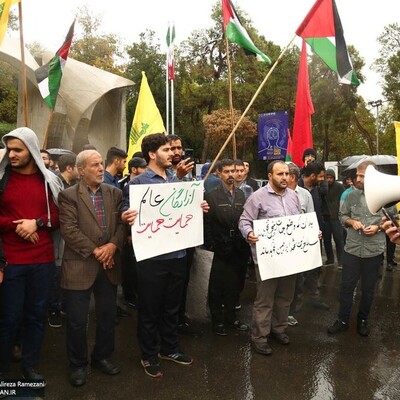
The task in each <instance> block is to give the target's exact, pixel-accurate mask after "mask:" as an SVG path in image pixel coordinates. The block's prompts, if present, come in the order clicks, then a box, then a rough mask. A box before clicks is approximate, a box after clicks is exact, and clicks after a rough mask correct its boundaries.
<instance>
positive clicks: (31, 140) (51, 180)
mask: <svg viewBox="0 0 400 400" xmlns="http://www.w3.org/2000/svg"><path fill="white" fill-rule="evenodd" d="M8 138H15V139H19V140H21V142H23V143H24V144H25V146H26V147H27V148H28V150H29V152H30V153H31V156H32V157H33V159H34V160H35V163H36V165H37V166H38V168H39V170H40V172H41V173H42V174H43V176H44V179H45V181H46V182H47V183H48V184H49V186H50V189H51V192H52V194H53V197H54V200H55V202H56V204H57V198H58V193H59V192H60V190H61V189H62V182H61V180H60V178H59V177H58V176H56V175H55V174H54V173H53V172H51V171H49V170H48V169H47V168H46V166H45V165H44V162H43V160H42V155H41V154H40V145H39V139H38V137H37V136H36V133H35V132H33V130H32V129H30V128H27V127H22V128H17V129H14V130H13V131H11V132H9V133H7V134H5V135H4V136H3V138H2V141H3V143H4V144H5V145H6V143H7V139H8ZM9 163H10V159H9V157H8V153H7V152H5V154H4V155H3V158H2V159H1V161H0V179H1V178H2V177H3V175H4V171H5V168H6V166H7V165H8V164H9ZM46 191H47V186H46Z"/></svg>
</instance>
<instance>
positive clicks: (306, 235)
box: [253, 212, 322, 280]
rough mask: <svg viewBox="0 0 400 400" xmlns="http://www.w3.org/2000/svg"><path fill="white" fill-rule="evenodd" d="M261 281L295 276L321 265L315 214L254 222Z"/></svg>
mask: <svg viewBox="0 0 400 400" xmlns="http://www.w3.org/2000/svg"><path fill="white" fill-rule="evenodd" d="M253 224H254V225H253V226H254V233H255V234H256V235H258V237H259V241H258V242H257V243H256V251H257V261H258V268H259V270H260V276H261V280H266V279H271V278H278V277H280V276H286V275H292V274H297V273H298V272H303V271H308V270H310V269H314V268H317V267H319V266H321V265H322V258H321V247H320V243H319V239H318V235H319V226H318V220H317V215H316V214H315V212H312V213H307V214H299V215H290V216H286V217H277V218H268V219H260V220H256V221H253Z"/></svg>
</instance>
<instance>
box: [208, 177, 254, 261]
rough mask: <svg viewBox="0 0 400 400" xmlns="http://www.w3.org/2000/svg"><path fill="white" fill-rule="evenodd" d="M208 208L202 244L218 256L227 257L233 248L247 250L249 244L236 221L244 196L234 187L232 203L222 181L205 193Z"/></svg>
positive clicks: (237, 220) (239, 214)
mask: <svg viewBox="0 0 400 400" xmlns="http://www.w3.org/2000/svg"><path fill="white" fill-rule="evenodd" d="M205 200H207V202H208V205H209V206H210V210H209V212H208V213H206V214H204V244H205V246H206V247H207V248H208V249H210V250H212V251H214V253H216V254H218V255H219V256H220V257H223V258H227V257H229V256H230V255H231V254H232V252H233V251H234V250H236V251H237V250H238V251H243V252H248V251H249V245H248V244H247V242H246V241H245V239H244V238H243V236H242V235H241V233H240V231H239V228H238V222H239V218H240V216H241V214H242V212H243V205H244V203H245V196H244V193H243V191H241V190H240V189H238V188H234V196H233V203H232V204H231V202H230V200H229V198H228V195H227V194H226V193H225V191H224V188H223V185H222V183H221V184H220V185H219V186H217V187H216V188H215V189H213V190H211V191H210V192H208V193H206V194H205Z"/></svg>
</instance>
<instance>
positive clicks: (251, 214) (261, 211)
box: [239, 183, 302, 262]
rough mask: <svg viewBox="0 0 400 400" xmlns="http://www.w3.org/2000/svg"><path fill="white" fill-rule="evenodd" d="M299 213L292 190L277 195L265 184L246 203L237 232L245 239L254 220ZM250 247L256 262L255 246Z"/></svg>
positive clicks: (296, 197) (298, 206) (300, 210)
mask: <svg viewBox="0 0 400 400" xmlns="http://www.w3.org/2000/svg"><path fill="white" fill-rule="evenodd" d="M301 213H302V209H301V204H300V200H299V198H298V196H297V194H296V192H295V191H294V190H292V189H289V188H287V189H285V191H284V192H283V194H277V193H276V192H275V191H274V189H272V187H271V185H270V184H269V183H267V185H266V186H264V187H263V188H261V189H259V190H257V191H256V192H254V193H253V194H252V195H251V196H250V197H249V198H248V200H247V201H246V204H245V205H244V209H243V213H242V215H241V217H240V219H239V230H240V231H241V232H242V235H243V237H244V238H245V239H247V236H248V234H249V233H250V232H252V231H254V228H253V221H254V220H256V219H266V218H275V217H284V216H287V215H298V214H301ZM250 247H251V252H252V255H253V259H254V261H255V262H257V254H256V246H255V245H254V244H252V245H251V246H250Z"/></svg>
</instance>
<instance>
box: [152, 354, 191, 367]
mask: <svg viewBox="0 0 400 400" xmlns="http://www.w3.org/2000/svg"><path fill="white" fill-rule="evenodd" d="M158 357H159V358H161V359H163V360H168V361H173V362H176V363H178V364H181V365H190V364H193V361H194V360H193V358H192V357H191V356H189V355H188V354H183V353H172V354H161V353H159V354H158Z"/></svg>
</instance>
